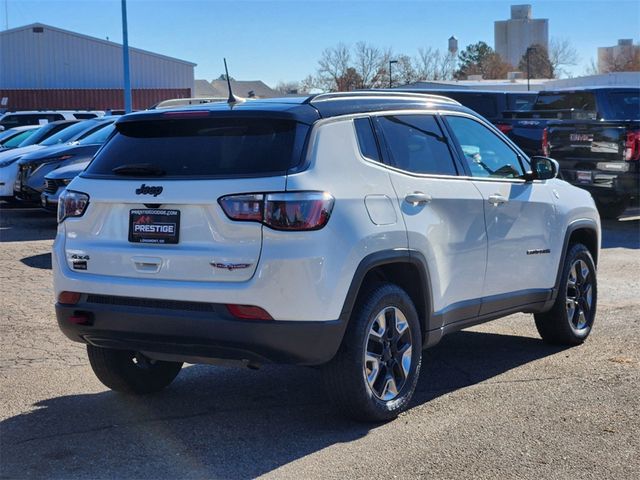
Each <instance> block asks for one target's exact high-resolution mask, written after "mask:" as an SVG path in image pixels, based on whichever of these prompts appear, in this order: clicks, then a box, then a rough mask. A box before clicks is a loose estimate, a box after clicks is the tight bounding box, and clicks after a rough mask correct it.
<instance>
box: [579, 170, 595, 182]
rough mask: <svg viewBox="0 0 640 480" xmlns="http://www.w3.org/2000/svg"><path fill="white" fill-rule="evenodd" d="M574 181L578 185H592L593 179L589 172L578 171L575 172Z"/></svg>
mask: <svg viewBox="0 0 640 480" xmlns="http://www.w3.org/2000/svg"><path fill="white" fill-rule="evenodd" d="M576 181H577V182H578V183H593V178H592V176H591V172H590V171H588V170H587V171H584V170H578V171H576Z"/></svg>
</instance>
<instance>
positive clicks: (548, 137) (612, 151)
mask: <svg viewBox="0 0 640 480" xmlns="http://www.w3.org/2000/svg"><path fill="white" fill-rule="evenodd" d="M588 94H590V95H592V96H593V98H594V99H595V102H596V105H597V108H598V110H597V111H596V112H594V113H595V115H594V116H593V117H594V118H584V119H575V120H562V121H550V122H548V124H547V128H546V130H545V131H544V132H543V138H542V149H543V154H544V155H545V156H550V157H552V158H554V159H555V160H557V161H558V162H559V164H560V171H561V173H562V177H563V178H564V180H566V181H568V182H570V183H572V184H573V185H576V186H578V187H582V188H584V189H586V190H589V191H590V192H591V195H592V196H593V198H594V199H595V201H596V204H597V205H598V209H599V210H600V215H601V216H602V217H604V218H616V217H618V216H619V215H620V214H622V212H624V210H625V209H626V207H627V206H628V205H629V202H630V201H631V200H633V199H638V194H639V190H640V89H639V88H598V89H591V90H588V91H585V92H582V95H583V98H584V95H588ZM589 101H591V100H589Z"/></svg>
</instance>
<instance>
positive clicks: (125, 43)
mask: <svg viewBox="0 0 640 480" xmlns="http://www.w3.org/2000/svg"><path fill="white" fill-rule="evenodd" d="M122 63H123V67H124V69H123V70H124V111H125V113H129V112H131V76H130V72H129V32H128V29H127V0H122Z"/></svg>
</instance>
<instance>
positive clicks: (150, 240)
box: [53, 92, 600, 421]
mask: <svg viewBox="0 0 640 480" xmlns="http://www.w3.org/2000/svg"><path fill="white" fill-rule="evenodd" d="M116 130H117V132H116V133H115V135H114V136H113V137H111V139H110V140H109V141H108V142H107V143H106V144H105V145H104V146H103V148H102V149H101V150H100V151H99V152H98V153H97V155H96V156H95V157H94V159H93V161H92V162H91V163H90V164H89V166H88V167H87V169H86V170H85V171H84V172H83V173H81V174H80V175H79V176H78V177H76V178H75V179H74V180H73V181H72V182H71V183H70V184H69V185H68V187H67V189H66V190H65V191H64V192H63V193H62V195H61V197H60V200H59V203H58V221H59V227H58V234H57V237H56V240H55V243H54V247H53V275H54V290H55V295H56V301H57V303H56V314H57V319H58V324H59V326H60V328H61V329H62V331H63V332H64V333H65V334H66V335H67V336H68V337H69V338H70V339H72V340H75V341H78V342H83V343H85V344H87V351H88V357H89V361H90V363H91V366H92V367H93V370H94V372H95V373H96V375H97V377H98V378H99V379H100V380H101V381H102V382H103V383H104V384H105V385H107V386H108V387H110V388H112V389H114V390H118V391H124V392H130V393H150V392H155V391H158V390H161V389H162V388H164V387H166V386H167V385H168V384H170V383H171V381H172V380H173V379H174V377H175V376H176V375H177V374H178V372H179V371H180V368H181V366H182V362H191V363H221V362H222V363H227V362H237V363H239V364H243V365H246V366H250V367H253V366H258V365H260V364H262V363H267V362H275V363H290V364H297V365H321V366H322V372H323V375H324V379H325V382H326V385H327V390H328V393H329V395H330V398H331V399H332V400H333V401H334V402H335V403H336V405H338V407H339V408H340V409H341V410H342V411H343V412H345V413H346V414H348V415H350V416H352V417H355V418H357V419H361V420H374V421H380V420H386V419H390V418H393V417H394V416H396V415H397V414H398V413H399V412H401V411H403V410H404V409H406V408H407V406H408V404H409V402H410V400H411V397H412V395H413V392H414V390H415V386H416V382H417V380H418V375H419V372H420V368H421V355H422V350H423V349H424V348H426V347H429V346H431V345H434V344H435V343H437V342H438V341H439V340H440V338H442V336H443V335H445V334H447V333H450V332H454V331H457V330H460V329H462V328H466V327H469V326H471V325H475V324H478V323H480V322H484V321H488V320H491V319H495V318H499V317H503V316H505V315H509V314H512V313H515V312H528V313H533V314H534V315H535V322H536V326H537V327H538V331H539V332H540V334H541V336H542V338H543V339H544V340H546V341H548V342H553V343H563V344H570V345H575V344H578V343H581V342H583V341H584V340H585V339H586V337H587V336H588V335H589V332H590V331H591V327H592V325H593V322H594V318H595V313H596V298H597V283H596V262H597V259H598V254H599V248H600V220H599V217H598V213H597V210H596V208H595V206H594V203H593V200H592V198H591V196H590V195H589V194H588V193H587V192H585V191H584V190H580V189H578V188H575V187H573V186H571V185H569V184H568V183H565V182H564V181H561V180H559V179H557V178H556V174H557V164H556V163H555V161H553V160H551V159H548V158H543V157H536V158H532V159H531V160H529V159H528V158H527V157H526V156H525V155H524V153H522V151H521V150H520V149H518V147H516V146H515V145H514V144H513V143H511V142H510V141H509V140H508V139H507V138H506V137H505V136H504V135H503V134H502V133H501V132H500V131H499V130H497V129H496V128H495V127H493V126H492V125H491V124H489V123H487V122H486V121H485V120H484V119H482V118H481V117H479V116H478V115H477V114H475V113H474V112H472V111H471V110H469V109H467V108H465V107H462V106H461V105H460V104H458V103H457V102H455V101H453V100H450V99H446V98H443V97H437V96H431V95H423V94H407V93H392V92H383V93H375V92H360V93H345V94H323V95H317V96H311V97H309V98H302V99H299V98H284V99H278V100H276V99H270V100H269V101H260V100H256V101H253V102H246V103H234V104H231V105H228V104H226V103H212V104H208V105H200V106H197V107H191V108H183V109H180V110H168V111H157V110H156V111H147V112H140V113H137V114H132V115H127V116H125V117H122V118H121V119H120V120H119V121H118V122H117V123H116Z"/></svg>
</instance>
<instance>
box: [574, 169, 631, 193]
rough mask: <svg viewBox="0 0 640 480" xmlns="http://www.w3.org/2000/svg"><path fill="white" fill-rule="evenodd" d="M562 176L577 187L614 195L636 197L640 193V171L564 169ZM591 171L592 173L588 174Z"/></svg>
mask: <svg viewBox="0 0 640 480" xmlns="http://www.w3.org/2000/svg"><path fill="white" fill-rule="evenodd" d="M561 171H562V178H563V179H564V180H566V181H567V182H569V183H571V184H572V185H575V186H576V187H580V188H584V189H585V190H589V191H591V192H595V193H607V192H608V193H609V194H610V195H613V196H630V197H636V196H638V194H639V193H640V173H638V172H621V173H615V172H605V171H602V170H586V169H579V168H578V169H564V168H561ZM587 172H589V173H590V175H588V174H587Z"/></svg>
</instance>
